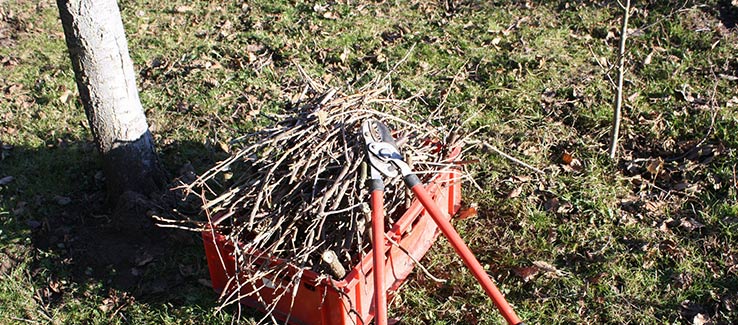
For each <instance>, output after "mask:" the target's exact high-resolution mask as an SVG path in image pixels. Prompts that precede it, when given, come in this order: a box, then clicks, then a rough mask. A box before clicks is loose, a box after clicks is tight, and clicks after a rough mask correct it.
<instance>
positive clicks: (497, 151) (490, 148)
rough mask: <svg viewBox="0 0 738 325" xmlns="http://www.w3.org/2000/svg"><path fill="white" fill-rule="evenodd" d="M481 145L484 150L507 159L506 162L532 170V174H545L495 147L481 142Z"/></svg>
mask: <svg viewBox="0 0 738 325" xmlns="http://www.w3.org/2000/svg"><path fill="white" fill-rule="evenodd" d="M482 145H483V146H484V147H485V148H487V149H488V150H492V151H494V152H495V153H497V154H498V155H500V156H502V157H505V158H506V159H508V160H510V161H512V162H514V163H516V164H518V165H520V166H523V167H525V168H528V169H530V170H532V171H534V172H536V173H539V174H542V175H546V172H544V171H543V170H540V169H538V168H536V167H533V166H531V165H529V164H527V163H525V162H523V161H522V160H520V159H517V158H515V157H513V156H510V155H508V154H506V153H504V152H502V150H500V149H497V147H495V146H493V145H491V144H489V143H487V142H483V143H482Z"/></svg>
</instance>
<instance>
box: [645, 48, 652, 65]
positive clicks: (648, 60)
mask: <svg viewBox="0 0 738 325" xmlns="http://www.w3.org/2000/svg"><path fill="white" fill-rule="evenodd" d="M652 59H653V51H651V53H648V55H646V58H645V59H643V65H649V64H651V60H652Z"/></svg>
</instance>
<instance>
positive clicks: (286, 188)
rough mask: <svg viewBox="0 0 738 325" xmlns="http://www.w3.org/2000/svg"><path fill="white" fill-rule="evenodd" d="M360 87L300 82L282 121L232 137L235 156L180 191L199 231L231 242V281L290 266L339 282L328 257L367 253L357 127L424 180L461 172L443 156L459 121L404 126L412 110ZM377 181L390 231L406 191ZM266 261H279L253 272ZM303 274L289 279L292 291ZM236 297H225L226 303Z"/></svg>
mask: <svg viewBox="0 0 738 325" xmlns="http://www.w3.org/2000/svg"><path fill="white" fill-rule="evenodd" d="M373 85H376V84H373ZM366 88H369V87H365V89H359V90H358V91H356V92H355V93H354V94H344V93H341V92H340V91H338V90H337V89H335V88H331V89H328V88H325V87H323V86H322V85H319V84H316V83H314V82H312V80H310V79H308V85H307V86H306V87H305V90H304V91H303V92H302V94H301V95H300V96H299V97H300V98H299V99H298V100H297V103H296V104H294V105H292V108H289V109H286V110H285V112H284V113H283V114H265V113H263V114H264V116H266V117H267V118H269V119H270V120H272V121H273V124H272V125H271V126H269V127H266V128H263V129H259V130H257V131H255V132H253V133H250V134H247V135H244V136H241V137H239V138H238V139H235V140H234V141H233V142H232V144H233V146H234V147H238V148H239V149H237V150H232V155H231V157H230V158H228V159H226V160H224V161H222V162H220V163H218V164H217V165H216V166H215V167H213V168H212V169H210V170H208V171H207V172H205V173H203V174H202V175H200V176H199V177H198V178H197V179H196V180H195V181H194V182H191V183H189V184H186V185H185V186H184V189H185V190H186V192H187V193H189V194H190V195H195V196H197V197H198V198H199V200H201V202H202V207H201V210H202V213H203V214H204V215H205V216H206V217H207V220H208V222H207V223H206V224H203V225H207V226H208V227H210V226H216V227H217V229H218V231H219V232H222V233H223V234H225V235H226V236H227V238H228V240H229V241H231V242H233V243H239V244H238V245H236V246H237V247H238V248H237V249H236V251H235V254H237V256H236V261H237V264H238V265H237V266H236V267H237V268H238V269H239V270H238V273H239V274H240V279H237V280H238V281H240V282H249V280H253V282H252V283H260V282H256V281H257V280H259V279H263V278H270V277H275V278H276V277H277V276H281V277H284V276H285V274H287V273H292V272H288V271H287V270H288V268H292V269H293V270H294V269H298V270H305V269H311V270H313V271H315V272H318V273H319V274H321V275H322V276H330V277H332V278H334V279H337V280H339V279H340V278H342V277H343V276H344V275H345V272H343V274H342V272H341V271H340V270H336V269H337V268H336V267H333V268H331V267H328V266H329V263H327V262H328V261H327V259H333V260H334V262H333V264H336V263H335V260H337V261H338V263H339V264H340V265H338V269H344V270H350V268H351V267H352V266H353V265H356V264H357V263H358V262H359V261H360V260H361V258H362V257H363V256H364V255H365V254H366V253H367V252H368V251H369V250H370V249H371V241H370V238H369V235H370V231H368V230H369V229H368V228H369V225H370V224H371V222H370V220H369V218H370V213H369V212H370V207H369V205H368V203H367V202H368V190H367V188H366V186H365V180H366V179H367V174H369V173H368V172H367V169H368V167H367V164H366V157H365V154H366V153H365V148H364V147H365V143H364V140H363V138H362V137H361V136H360V129H361V124H362V122H363V121H365V120H367V119H370V118H371V119H377V120H380V121H382V122H384V123H385V124H386V125H388V127H389V128H390V129H391V130H393V134H394V138H395V139H396V142H397V145H398V147H399V149H400V151H402V152H403V153H404V155H405V159H406V160H407V161H408V162H411V164H412V168H413V169H414V170H415V172H416V173H417V174H418V176H419V177H420V178H421V180H423V181H425V182H427V181H429V180H430V179H431V178H432V177H433V176H434V175H436V174H438V173H443V172H449V169H451V168H453V169H455V170H456V169H458V168H459V165H458V164H455V163H454V161H449V160H446V158H445V157H448V154H449V151H450V150H451V149H452V148H454V147H457V146H462V144H463V143H462V142H464V141H465V139H464V137H461V136H459V132H460V131H461V130H460V129H459V127H460V124H462V123H459V121H456V123H451V122H450V121H449V120H447V119H444V118H443V117H441V116H440V114H439V113H438V112H435V113H432V114H433V115H434V116H431V117H429V116H427V115H429V114H426V116H425V118H424V121H420V122H419V121H412V119H411V118H410V116H413V115H414V116H420V115H421V114H417V113H413V112H411V111H410V109H409V108H407V107H408V106H410V105H406V104H407V103H408V101H407V100H404V101H403V100H396V99H392V98H390V97H389V95H387V94H388V93H389V91H388V90H389V89H388V87H387V86H385V87H378V88H375V89H366ZM434 125H435V126H434ZM384 181H385V187H386V190H385V191H386V192H385V211H386V215H387V218H386V219H387V220H386V222H387V225H386V227H387V229H389V227H390V226H391V225H392V224H393V223H394V222H395V221H396V220H397V218H398V217H400V216H401V214H402V213H403V212H404V210H405V208H406V206H407V205H409V202H410V192H407V191H406V189H405V187H404V185H403V184H402V180H401V178H400V177H396V178H394V179H385V180H384ZM264 257H269V258H274V257H276V258H279V259H281V260H282V261H283V262H284V263H279V264H276V265H275V264H274V263H271V264H269V265H263V263H262V264H259V262H258V261H259V260H263V258H264ZM254 265H261V267H254ZM301 272H302V271H300V272H298V274H295V275H294V276H293V277H292V280H293V281H292V283H293V284H294V283H298V282H299V277H300V276H301V274H300V273H301ZM244 279H246V280H244ZM240 285H243V284H242V283H239V286H240ZM287 291H289V290H285V292H287ZM238 298H239V297H238V296H237V295H234V296H230V297H225V299H224V300H225V302H224V305H227V304H228V303H231V302H235V301H238Z"/></svg>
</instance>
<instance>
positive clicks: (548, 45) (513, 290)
mask: <svg viewBox="0 0 738 325" xmlns="http://www.w3.org/2000/svg"><path fill="white" fill-rule="evenodd" d="M445 3H446V2H445V1H441V2H413V1H410V2H405V1H384V2H372V1H359V2H351V3H350V4H342V3H330V4H329V6H328V7H327V10H328V12H330V13H331V14H332V15H333V16H332V17H336V19H329V18H325V17H324V13H323V12H317V11H315V10H314V6H313V4H312V3H309V2H300V1H282V0H276V1H253V2H248V4H242V3H241V2H239V1H227V2H215V3H208V2H200V3H194V4H190V3H188V2H186V1H170V0H167V1H122V2H121V3H120V6H121V9H122V15H123V19H124V22H125V27H126V31H127V36H128V42H129V48H130V52H131V56H132V59H133V61H134V64H135V68H136V71H138V72H139V74H138V83H139V89H140V91H141V100H142V102H143V104H144V107H145V108H146V114H147V117H148V119H149V123H150V124H151V125H152V126H153V127H152V128H153V133H154V135H155V138H156V141H157V145H158V146H159V151H160V153H161V156H162V159H163V161H164V163H165V165H166V167H167V169H168V170H170V171H171V172H172V173H173V174H174V173H176V171H177V170H178V169H179V168H180V167H182V166H183V165H185V164H187V163H191V164H192V165H193V166H194V167H195V169H196V170H197V171H203V170H205V169H206V168H208V167H209V166H211V165H212V164H213V163H214V162H215V161H217V160H218V159H220V158H222V157H223V155H224V153H223V152H221V151H220V149H219V146H218V145H217V143H218V142H227V141H228V140H229V139H231V138H232V137H234V136H236V135H238V134H241V133H243V132H246V131H248V130H250V129H252V128H253V127H255V126H257V125H259V124H260V123H263V122H264V121H260V120H258V119H256V120H255V119H254V116H256V114H255V112H258V111H259V110H266V111H279V110H281V109H283V108H284V107H285V105H286V103H287V102H289V100H290V98H291V97H292V96H294V95H295V94H298V93H299V92H300V91H301V90H302V85H303V80H301V77H300V76H299V74H298V70H297V68H296V65H297V64H299V65H301V66H302V67H303V68H304V69H305V70H306V71H307V72H308V73H309V74H310V75H311V76H312V77H313V78H316V79H321V80H322V81H324V82H326V83H328V84H329V85H332V86H337V87H342V88H344V89H346V88H358V87H360V86H362V85H364V84H365V83H367V82H368V81H370V80H372V79H373V78H374V77H376V76H380V75H384V74H386V73H387V72H388V71H389V70H390V69H391V68H392V67H393V66H394V65H395V64H396V63H397V62H399V61H400V60H401V59H402V58H403V57H405V56H406V55H407V60H406V61H405V62H404V63H403V64H401V65H399V66H398V67H397V69H396V70H395V71H394V72H393V74H392V87H393V89H392V92H393V94H394V96H396V97H398V98H408V97H411V96H414V95H417V94H421V96H420V100H415V101H413V102H411V104H410V105H412V107H413V109H414V111H415V112H418V114H419V115H421V114H422V113H423V112H428V111H432V110H433V109H435V108H436V107H437V106H438V105H439V104H440V103H442V102H443V105H444V107H445V110H446V111H447V112H448V114H460V115H462V116H473V118H472V119H471V121H470V124H469V130H476V129H479V128H482V131H480V133H478V135H477V136H478V138H479V139H480V140H484V141H488V142H490V143H492V144H495V145H496V146H497V147H498V148H500V149H502V150H503V151H505V152H507V153H509V154H511V155H513V156H516V157H518V158H520V159H522V160H524V161H526V162H528V163H530V164H532V165H534V166H537V167H539V168H544V169H545V171H546V175H545V176H541V175H536V174H535V173H532V172H531V171H530V170H527V169H524V168H520V167H518V166H516V165H513V164H511V163H510V162H509V161H507V160H505V159H504V158H502V157H500V156H498V155H496V154H494V153H491V152H485V151H483V150H475V151H473V152H472V155H474V156H476V157H478V158H480V159H481V162H480V163H479V164H477V165H476V166H473V167H472V168H473V169H474V170H475V172H476V175H477V176H476V181H477V182H478V183H479V185H480V186H481V190H480V189H476V188H474V187H473V186H471V185H469V186H466V188H465V194H464V195H465V197H464V198H465V200H466V201H467V202H476V203H478V204H479V206H480V209H479V211H480V212H479V216H478V217H476V218H472V219H467V220H463V221H458V222H456V223H455V225H456V227H457V228H458V230H459V231H460V233H461V234H462V236H463V237H464V238H465V240H466V241H467V242H468V243H469V244H470V246H471V247H472V249H473V250H474V251H475V252H476V254H477V256H478V258H479V259H480V261H481V262H482V263H483V264H484V265H487V266H488V267H489V272H490V274H491V275H492V276H493V277H494V278H495V280H496V281H497V283H498V284H499V286H500V288H501V289H502V291H503V292H505V293H506V295H507V298H508V301H509V302H510V303H511V304H512V305H513V306H514V307H515V309H516V311H517V312H518V314H519V315H520V316H521V317H522V318H523V319H525V320H527V321H528V323H531V324H538V323H541V324H549V323H553V324H569V323H580V324H591V323H638V324H663V323H692V321H693V317H694V316H695V314H697V313H702V314H704V315H707V316H709V317H710V319H711V320H713V321H714V322H716V323H726V324H727V323H732V322H735V321H736V320H737V319H738V313H736V311H735V310H736V307H735V306H736V304H738V295H737V294H736V293H735V288H738V249H736V247H735V243H736V238H737V237H738V198H737V192H738V188H736V185H735V184H733V181H734V178H735V177H736V176H735V168H736V162H737V161H738V151H736V150H737V148H738V136H737V135H736V132H735V130H736V129H737V128H738V99H735V98H736V97H738V91H736V87H737V84H736V81H734V80H730V79H729V78H724V77H720V75H721V74H722V75H727V76H736V75H738V61H736V59H735V53H738V46H736V44H738V31H737V30H736V27H733V28H732V29H727V28H726V27H725V26H724V25H729V24H731V21H732V23H733V24H734V23H735V20H736V19H737V18H738V13H737V12H738V9H736V8H735V7H730V6H731V5H730V4H729V1H712V0H711V1H707V2H706V3H704V5H702V3H699V5H698V4H697V3H692V2H688V3H687V5H686V6H685V7H684V8H683V10H679V11H676V8H673V6H671V5H669V4H668V3H666V2H663V1H648V2H645V3H641V2H638V3H636V7H637V8H638V11H637V12H636V13H635V14H634V16H632V17H631V25H630V27H631V28H643V29H641V30H639V31H638V32H636V33H634V34H633V35H632V36H631V37H630V38H629V40H628V54H627V68H628V71H627V73H626V75H625V76H626V88H625V95H626V97H629V99H628V100H626V102H625V104H626V105H625V107H624V120H623V129H622V131H621V134H622V136H623V138H622V140H621V146H620V150H619V157H620V158H619V159H618V160H617V161H615V162H611V161H610V160H609V159H608V158H607V156H606V149H607V145H608V142H609V126H610V123H611V110H612V103H613V98H614V97H613V96H614V91H613V87H612V85H611V84H610V81H609V80H608V77H607V74H609V76H610V77H611V78H613V79H615V78H616V72H615V71H614V70H608V69H607V68H608V67H607V65H608V64H610V65H611V64H613V63H614V62H616V61H617V57H616V56H617V43H618V39H619V36H618V34H619V33H620V32H619V26H620V18H621V12H620V10H619V8H618V7H617V5H616V4H610V5H603V4H602V3H599V2H590V1H582V2H571V1H569V2H564V1H557V2H549V3H546V4H543V3H538V2H525V3H527V5H526V4H524V3H523V2H517V1H494V2H481V3H474V2H453V3H454V6H455V7H454V8H453V9H450V10H449V9H447V7H446V5H445ZM184 6H187V7H184ZM0 8H2V11H0V12H4V13H6V14H5V16H4V17H5V18H4V19H3V20H2V21H0V24H1V25H0V29H2V30H3V32H4V34H3V35H11V39H12V41H11V42H9V43H7V44H6V46H3V47H2V48H0V59H2V60H6V59H8V61H3V62H11V63H7V64H6V63H3V64H5V65H6V66H4V67H2V69H0V80H2V85H3V97H2V100H0V141H2V142H3V143H5V144H10V145H13V146H14V148H13V149H10V150H7V149H6V150H4V152H5V154H6V156H4V158H3V160H2V161H0V178H1V177H4V176H13V177H14V178H15V180H14V181H13V182H11V183H10V184H7V185H4V186H2V187H0V222H1V224H2V228H0V229H2V233H0V252H1V253H2V255H0V258H3V259H6V260H7V258H9V257H12V258H13V259H14V260H16V262H13V263H12V268H10V269H7V270H5V269H4V272H3V273H2V274H0V279H2V281H0V323H14V322H20V321H21V320H20V319H28V320H34V321H38V322H44V323H45V322H51V323H109V322H113V323H124V322H128V323H136V324H138V323H156V324H158V323H171V324H174V323H177V324H179V323H214V322H221V321H228V320H229V319H230V317H232V315H233V311H232V310H231V311H227V312H225V313H221V314H217V315H214V314H213V308H214V306H215V305H216V303H215V298H216V297H215V295H214V294H212V293H211V292H210V290H209V289H208V288H205V287H204V286H201V285H199V284H197V283H195V282H196V279H195V278H197V277H201V278H207V273H206V271H205V270H204V269H200V270H199V271H198V272H200V273H198V274H197V275H196V276H195V278H192V279H189V280H192V281H191V282H192V283H191V284H187V285H184V286H182V287H179V288H178V289H176V290H174V291H173V292H170V293H168V294H166V295H163V296H162V295H160V296H158V297H155V298H152V299H148V300H147V299H143V300H141V299H133V300H125V299H122V298H121V299H122V300H120V301H128V302H127V303H126V304H124V305H122V306H123V307H121V309H120V311H119V312H118V313H117V314H113V312H112V311H103V310H102V309H101V308H100V306H101V305H103V304H104V300H105V299H110V297H123V296H125V295H124V293H122V292H112V291H110V290H111V289H110V288H108V287H106V285H105V283H104V281H100V280H99V279H98V280H95V279H92V280H91V281H88V282H80V281H76V280H73V279H75V277H74V276H73V275H72V274H71V271H70V270H71V269H70V267H69V266H66V265H65V264H64V254H63V253H61V252H60V250H58V249H39V248H37V247H34V245H35V242H34V241H33V240H31V238H32V237H33V235H32V231H31V230H30V227H29V220H30V221H43V220H45V219H49V218H60V214H61V212H66V213H74V211H71V210H70V209H71V208H69V207H60V206H58V205H57V203H55V202H57V201H58V197H59V196H63V197H70V198H72V200H73V203H72V206H74V205H76V204H83V203H84V202H87V201H88V200H94V195H95V193H100V191H101V190H102V189H103V187H102V184H101V182H100V181H99V180H98V179H96V178H95V175H96V173H98V172H99V171H100V170H101V166H100V163H99V161H98V158H97V156H96V153H95V148H94V144H93V143H92V142H91V140H92V138H91V135H90V133H89V127H88V126H87V121H86V119H85V116H84V112H83V109H82V107H81V105H80V104H79V103H78V101H77V98H78V96H77V95H76V86H75V83H74V78H73V73H72V71H71V67H70V64H69V58H68V56H67V53H66V47H65V44H64V39H63V33H62V29H61V26H60V25H59V20H58V17H57V12H56V7H55V5H54V3H53V2H51V1H42V2H41V4H40V5H35V4H33V5H32V4H31V3H28V2H25V1H17V0H9V1H6V2H2V3H0ZM11 14H12V15H11ZM0 17H3V16H0ZM8 17H11V18H12V19H11V18H8ZM726 17H727V18H726ZM720 19H723V20H724V21H723V22H722V25H721V23H720ZM608 33H611V34H610V35H609V34H608ZM411 48H412V49H413V50H412V52H409V51H410V49H411ZM249 52H250V53H249ZM408 53H409V54H408ZM647 57H650V62H646V61H647V60H646V58H647ZM600 64H604V65H605V66H604V67H603V66H600ZM452 80H453V81H452ZM66 90H70V91H71V92H72V95H71V97H70V98H71V99H70V100H68V101H66V102H63V101H62V100H61V99H62V97H63V96H62V95H64V94H65V92H66ZM681 93H684V94H685V95H688V96H686V97H691V98H696V100H689V101H688V100H687V99H685V96H684V95H683V94H681ZM731 100H732V101H731ZM713 116H714V121H713ZM703 139H704V142H703V143H702V144H703V148H708V147H709V148H710V149H709V150H703V151H701V152H702V153H700V152H697V151H694V152H691V153H690V152H689V150H690V149H691V148H692V147H693V146H694V145H696V144H697V143H699V142H700V141H701V140H703ZM564 152H567V153H569V154H571V155H572V156H573V157H574V158H576V159H578V160H579V161H580V162H581V163H582V165H583V167H582V169H581V170H579V171H572V170H569V169H567V166H564V164H563V163H562V159H561V157H562V155H563V153H564ZM657 157H660V158H662V159H664V160H665V161H666V163H665V164H664V166H663V172H661V173H660V174H659V175H656V176H654V175H652V174H650V173H649V172H648V171H647V168H646V167H647V165H648V164H649V162H650V160H651V159H655V158H657ZM518 187H520V188H521V190H520V192H519V194H518V195H516V196H514V197H510V198H508V194H510V193H511V192H512V191H513V190H515V189H516V188H518ZM554 198H556V199H557V200H558V202H559V206H558V207H553V208H551V200H552V199H554ZM690 220H693V221H694V222H697V223H699V224H700V225H702V227H697V228H694V229H692V228H690V226H689V225H690V223H692V221H690ZM200 250H201V249H200V248H199V246H198V245H197V244H196V240H195V241H193V244H192V246H191V247H189V248H188V253H187V254H184V255H183V256H173V257H172V259H171V260H167V261H164V262H162V263H161V264H157V266H156V267H151V268H150V269H148V270H147V272H148V274H147V275H146V276H148V277H156V276H157V275H158V274H161V273H166V272H176V270H177V267H178V266H179V265H182V264H183V263H189V264H197V263H203V262H204V260H203V259H202V257H201V251H200ZM534 262H546V263H548V264H550V265H553V266H554V267H555V268H556V269H558V270H560V271H561V272H560V273H559V274H558V275H557V274H556V273H555V272H546V271H544V270H538V273H537V274H536V275H535V276H532V277H530V278H527V279H524V278H523V276H521V274H522V273H521V272H523V271H524V270H525V269H526V268H534V266H533V265H534ZM423 263H424V264H425V265H426V267H428V269H429V270H430V271H431V272H432V273H433V274H435V275H436V276H439V277H441V278H445V279H448V280H449V281H448V282H447V283H445V284H438V283H434V282H432V281H430V280H429V279H427V278H426V277H425V276H424V275H422V274H419V273H414V274H413V275H412V276H411V278H410V279H409V281H408V282H407V284H406V285H405V286H403V288H402V290H401V291H400V293H399V295H398V296H397V297H396V298H395V299H394V300H393V302H392V304H391V306H390V311H391V314H392V315H393V316H396V317H402V319H403V320H404V322H405V323H407V324H455V323H468V324H474V323H479V324H496V323H501V322H502V321H503V320H502V318H501V317H500V316H499V315H498V313H497V312H496V311H495V308H494V306H493V305H492V303H491V302H490V301H488V299H487V298H486V297H485V296H484V294H483V293H482V291H481V290H479V288H478V286H477V284H476V282H475V281H474V280H473V278H471V277H470V276H469V274H468V272H466V271H463V272H459V271H458V270H460V269H462V265H461V261H460V259H459V258H457V257H455V255H454V254H452V249H451V248H450V246H449V245H448V244H447V242H446V241H445V240H444V239H439V241H438V243H437V244H436V245H434V247H433V248H432V250H431V251H430V252H429V254H428V255H427V257H425V258H424V259H423ZM57 282H58V283H65V284H63V285H62V289H60V292H59V293H53V294H51V295H50V297H51V298H50V299H46V298H44V295H43V292H44V290H47V291H48V287H49V284H50V283H57ZM125 297H132V296H130V295H128V296H125ZM687 301H689V303H688V302H687ZM118 306H121V305H118ZM688 307H689V308H688ZM121 316H123V317H125V319H124V318H122V317H121ZM49 318H51V320H49Z"/></svg>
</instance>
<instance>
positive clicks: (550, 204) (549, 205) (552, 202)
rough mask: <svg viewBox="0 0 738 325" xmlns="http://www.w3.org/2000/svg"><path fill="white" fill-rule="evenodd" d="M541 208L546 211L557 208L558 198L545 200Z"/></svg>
mask: <svg viewBox="0 0 738 325" xmlns="http://www.w3.org/2000/svg"><path fill="white" fill-rule="evenodd" d="M543 209H544V210H546V211H556V210H558V209H559V199H558V198H555V197H553V198H550V199H548V200H546V203H544V204H543Z"/></svg>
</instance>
